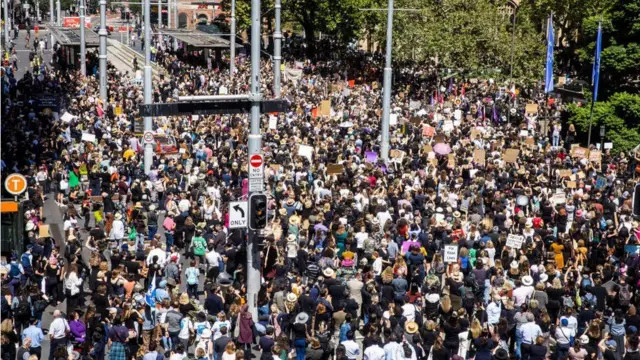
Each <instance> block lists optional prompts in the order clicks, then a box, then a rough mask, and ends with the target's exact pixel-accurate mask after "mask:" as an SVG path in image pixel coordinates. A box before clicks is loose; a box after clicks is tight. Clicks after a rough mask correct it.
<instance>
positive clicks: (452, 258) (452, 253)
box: [444, 245, 458, 263]
mask: <svg viewBox="0 0 640 360" xmlns="http://www.w3.org/2000/svg"><path fill="white" fill-rule="evenodd" d="M444 262H445V263H455V262H458V245H445V246H444Z"/></svg>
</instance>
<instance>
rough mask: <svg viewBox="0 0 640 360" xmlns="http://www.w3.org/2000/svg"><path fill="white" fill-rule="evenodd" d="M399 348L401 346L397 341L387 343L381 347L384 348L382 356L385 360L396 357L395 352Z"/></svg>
mask: <svg viewBox="0 0 640 360" xmlns="http://www.w3.org/2000/svg"><path fill="white" fill-rule="evenodd" d="M399 348H400V349H401V348H402V347H401V346H400V344H398V343H397V342H390V343H388V344H387V345H385V346H384V348H383V349H384V354H385V356H384V358H385V359H386V360H395V359H396V352H397V351H398V349H399ZM367 349H368V348H367Z"/></svg>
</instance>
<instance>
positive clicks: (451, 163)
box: [447, 154, 456, 168]
mask: <svg viewBox="0 0 640 360" xmlns="http://www.w3.org/2000/svg"><path fill="white" fill-rule="evenodd" d="M447 165H448V166H449V167H450V168H454V167H455V166H456V155H455V154H449V161H448V162H447Z"/></svg>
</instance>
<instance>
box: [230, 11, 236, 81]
mask: <svg viewBox="0 0 640 360" xmlns="http://www.w3.org/2000/svg"><path fill="white" fill-rule="evenodd" d="M230 55H231V59H230V62H229V72H230V76H231V78H232V79H233V73H234V72H235V70H236V0H231V54H230Z"/></svg>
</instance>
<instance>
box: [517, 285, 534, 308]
mask: <svg viewBox="0 0 640 360" xmlns="http://www.w3.org/2000/svg"><path fill="white" fill-rule="evenodd" d="M533 290H534V289H533V286H520V287H519V288H516V289H514V290H513V301H514V303H515V306H516V307H519V306H521V305H522V304H524V303H525V302H526V301H527V299H530V298H531V297H532V296H533Z"/></svg>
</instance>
